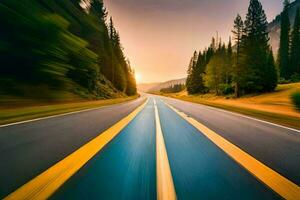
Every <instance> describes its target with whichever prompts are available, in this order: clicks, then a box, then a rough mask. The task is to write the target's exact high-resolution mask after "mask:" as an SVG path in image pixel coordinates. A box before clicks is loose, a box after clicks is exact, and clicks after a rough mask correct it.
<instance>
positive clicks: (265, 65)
mask: <svg viewBox="0 0 300 200" xmlns="http://www.w3.org/2000/svg"><path fill="white" fill-rule="evenodd" d="M297 16H299V14H298V15H297ZM295 24H296V22H295ZM267 26H268V22H267V18H266V15H265V12H264V10H263V7H262V5H261V3H260V2H259V1H258V0H250V5H249V8H248V12H247V15H246V19H245V20H243V19H242V17H241V16H240V15H237V17H236V18H235V20H234V25H233V30H232V33H233V36H234V38H233V39H234V45H232V43H231V39H229V42H228V43H227V45H226V44H225V43H223V42H222V41H221V39H220V38H218V37H216V38H213V39H212V42H211V45H210V47H209V48H207V49H205V50H204V51H202V52H201V51H200V52H194V55H193V57H192V59H191V62H190V65H189V68H188V77H187V82H186V87H187V91H188V92H189V93H190V94H196V93H207V92H214V93H216V94H218V95H227V94H234V95H235V96H236V97H239V96H241V95H245V94H251V93H262V92H270V91H273V90H274V89H275V88H276V86H277V83H278V77H279V75H281V76H282V70H278V67H277V66H276V64H275V61H274V56H273V51H272V48H271V47H270V45H269V36H268V31H267ZM297 33H298V34H299V29H298V32H297ZM299 48H300V45H295V49H298V50H299ZM299 55H300V54H298V56H296V57H297V58H298V59H299Z"/></svg>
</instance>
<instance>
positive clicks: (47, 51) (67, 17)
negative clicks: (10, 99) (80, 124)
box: [0, 0, 136, 98]
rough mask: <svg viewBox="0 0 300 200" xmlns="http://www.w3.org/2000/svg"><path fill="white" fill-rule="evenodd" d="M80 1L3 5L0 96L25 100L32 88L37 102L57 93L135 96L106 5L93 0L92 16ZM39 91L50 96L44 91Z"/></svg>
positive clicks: (8, 0) (9, 0)
mask: <svg viewBox="0 0 300 200" xmlns="http://www.w3.org/2000/svg"><path fill="white" fill-rule="evenodd" d="M78 3H79V1H75V0H73V1H69V0H53V1H48V0H23V1H18V0H2V1H1V2H0V23H1V25H2V27H3V28H2V29H1V31H0V60H1V66H0V86H1V87H0V93H1V94H2V95H3V94H4V95H18V96H24V97H27V96H32V95H31V94H30V93H32V90H33V91H35V92H36V93H40V94H41V95H40V96H39V95H37V96H36V97H37V98H41V97H43V98H47V95H48V96H49V97H50V96H51V95H52V93H55V92H58V91H67V92H71V93H74V94H76V95H79V96H81V97H85V98H101V97H102V98H103V97H104V98H109V97H113V96H116V94H118V93H120V94H121V93H124V94H125V93H126V92H127V94H128V95H133V94H135V93H136V89H135V88H136V85H135V80H134V75H133V71H132V70H131V67H130V66H129V65H128V62H126V60H125V56H124V55H123V52H122V48H121V44H120V39H119V36H118V34H117V31H116V30H115V28H114V27H111V29H113V30H114V33H113V34H110V33H109V31H108V27H107V25H106V22H105V20H106V14H107V13H106V11H105V8H104V5H103V2H102V1H101V0H94V1H92V2H90V3H91V5H90V7H89V9H90V12H88V10H84V9H83V8H81V7H80V6H79V4H78ZM110 35H111V36H113V37H114V38H112V37H110ZM116 38H117V39H116ZM29 88H30V89H29ZM41 88H43V90H46V91H47V92H46V93H45V92H41ZM35 89H36V90H35ZM118 90H119V91H118ZM52 96H53V95H52ZM54 96H55V95H54Z"/></svg>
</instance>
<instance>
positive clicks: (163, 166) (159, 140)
mask: <svg viewBox="0 0 300 200" xmlns="http://www.w3.org/2000/svg"><path fill="white" fill-rule="evenodd" d="M154 109H155V122H156V177H157V199H158V200H175V199H176V193H175V188H174V183H173V178H172V174H171V169H170V164H169V159H168V155H167V150H166V147H165V142H164V136H163V133H162V130H161V125H160V119H159V113H158V109H157V105H156V101H155V99H154Z"/></svg>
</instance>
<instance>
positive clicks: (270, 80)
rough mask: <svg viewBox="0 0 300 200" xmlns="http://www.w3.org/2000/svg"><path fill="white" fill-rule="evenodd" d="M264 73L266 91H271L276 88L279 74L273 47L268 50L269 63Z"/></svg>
mask: <svg viewBox="0 0 300 200" xmlns="http://www.w3.org/2000/svg"><path fill="white" fill-rule="evenodd" d="M264 74H265V81H264V91H266V92H271V91H273V90H274V89H275V88H276V86H277V82H278V74H277V71H276V66H275V61H274V56H273V51H272V49H270V50H269V51H268V58H267V65H266V68H265V73H264Z"/></svg>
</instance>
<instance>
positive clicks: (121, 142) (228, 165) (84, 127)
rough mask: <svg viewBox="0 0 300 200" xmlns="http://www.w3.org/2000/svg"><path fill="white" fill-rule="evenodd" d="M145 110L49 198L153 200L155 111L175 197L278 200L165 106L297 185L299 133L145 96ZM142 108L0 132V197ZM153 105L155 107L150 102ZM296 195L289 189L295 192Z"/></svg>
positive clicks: (95, 112)
mask: <svg viewBox="0 0 300 200" xmlns="http://www.w3.org/2000/svg"><path fill="white" fill-rule="evenodd" d="M148 99H149V100H148V102H147V104H146V105H145V107H144V108H143V109H142V110H141V111H140V112H139V113H138V114H137V116H136V117H135V118H134V119H133V120H132V121H131V122H130V123H129V124H128V125H127V126H126V127H125V128H124V129H123V130H122V131H121V132H120V133H119V134H117V136H115V137H114V138H113V139H112V140H111V141H110V142H109V143H108V144H107V145H106V146H105V147H104V148H103V149H101V150H100V151H99V152H98V153H97V154H96V155H95V156H93V158H92V159H90V160H89V161H88V162H87V163H86V164H85V165H84V166H83V167H82V168H80V169H79V171H77V172H76V173H75V174H74V175H73V176H71V177H70V178H68V179H67V180H66V181H65V182H64V184H63V185H61V186H60V187H59V189H58V190H56V191H55V192H54V193H53V194H52V195H51V197H50V199H157V193H158V190H160V188H158V185H159V184H158V183H157V182H158V180H162V179H159V178H158V177H157V176H158V175H157V174H158V173H157V157H156V156H157V151H156V145H157V143H156V139H157V137H156V132H157V125H156V124H155V120H156V119H155V107H156V108H157V110H158V113H159V120H160V123H161V132H162V134H163V138H164V143H165V148H166V153H167V159H166V161H165V162H166V163H169V165H168V166H169V168H170V171H171V177H169V178H171V179H172V180H171V181H170V182H171V183H172V184H173V185H174V188H175V191H176V196H177V198H178V199H280V198H282V197H280V195H279V194H278V192H277V191H275V190H274V188H272V189H271V188H270V187H269V186H267V185H266V184H264V183H263V182H262V181H260V180H258V178H257V177H256V176H255V175H253V174H252V173H250V172H249V171H247V170H246V169H245V168H244V167H243V166H241V165H240V164H238V163H237V161H236V160H234V159H233V158H232V157H230V156H229V155H228V154H226V153H225V152H224V151H223V150H222V149H221V148H219V147H218V146H217V145H216V144H215V143H214V142H213V141H211V140H210V139H208V138H207V137H206V136H205V135H204V134H203V133H202V132H201V131H199V130H198V129H197V128H195V127H194V126H193V125H192V124H190V123H189V122H188V121H186V120H185V119H183V118H182V117H181V116H179V115H178V113H176V112H175V111H174V110H173V109H172V108H171V107H170V106H169V105H171V106H173V107H174V108H176V109H178V110H180V111H182V112H184V113H185V114H187V115H189V116H190V117H192V118H194V119H196V120H197V121H199V122H200V123H202V124H203V125H205V126H206V127H208V128H209V129H211V130H213V131H214V132H216V133H217V134H219V135H220V136H222V137H223V138H224V139H226V140H228V141H229V142H231V143H232V144H234V145H236V146H238V147H239V148H240V149H241V150H243V151H245V152H246V153H247V154H249V155H251V156H252V157H254V158H255V159H257V160H258V161H259V162H261V163H263V164H265V165H266V166H268V167H269V168H270V169H272V170H274V171H275V172H277V173H278V174H280V175H282V176H283V177H285V178H287V179H288V180H289V181H291V182H293V183H295V184H296V185H298V186H297V187H298V189H299V184H300V173H299V172H300V132H299V131H297V130H293V129H288V128H285V127H281V126H277V125H275V124H270V123H266V122H263V121H259V120H256V119H252V118H248V117H244V116H241V115H237V114H233V113H230V112H227V111H223V110H219V109H215V108H211V107H207V106H202V105H198V104H193V103H188V102H183V101H179V100H174V99H170V98H165V97H158V96H149V98H148ZM143 102H144V99H143V98H140V99H138V100H134V101H131V102H127V103H123V104H120V105H114V106H110V107H104V108H100V109H97V110H92V111H86V112H81V113H76V114H70V115H66V116H61V117H55V118H51V119H45V120H40V121H35V122H29V123H24V124H18V125H14V126H7V127H2V128H0V177H1V178H0V198H1V199H2V198H3V197H5V196H7V195H8V194H10V193H12V192H13V191H15V190H16V189H18V188H19V187H21V186H22V185H23V184H25V183H27V182H29V181H30V180H32V179H34V178H35V177H36V176H38V175H39V174H41V173H42V172H43V171H45V170H47V169H48V168H50V167H51V166H53V165H54V164H55V163H57V162H59V161H61V160H64V158H65V157H66V156H68V155H69V154H71V153H72V152H74V151H76V150H77V149H78V148H80V147H82V146H84V145H85V144H86V143H88V142H89V141H91V140H92V139H93V138H95V137H97V136H99V134H101V133H102V132H103V131H104V130H106V129H108V128H109V127H111V126H112V125H114V124H116V122H118V121H120V120H121V119H123V118H124V117H125V116H127V115H128V114H129V113H131V112H132V111H133V110H135V109H136V108H137V107H138V106H140V105H141V104H142V103H143ZM154 102H156V103H154ZM296 189H297V188H296Z"/></svg>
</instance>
